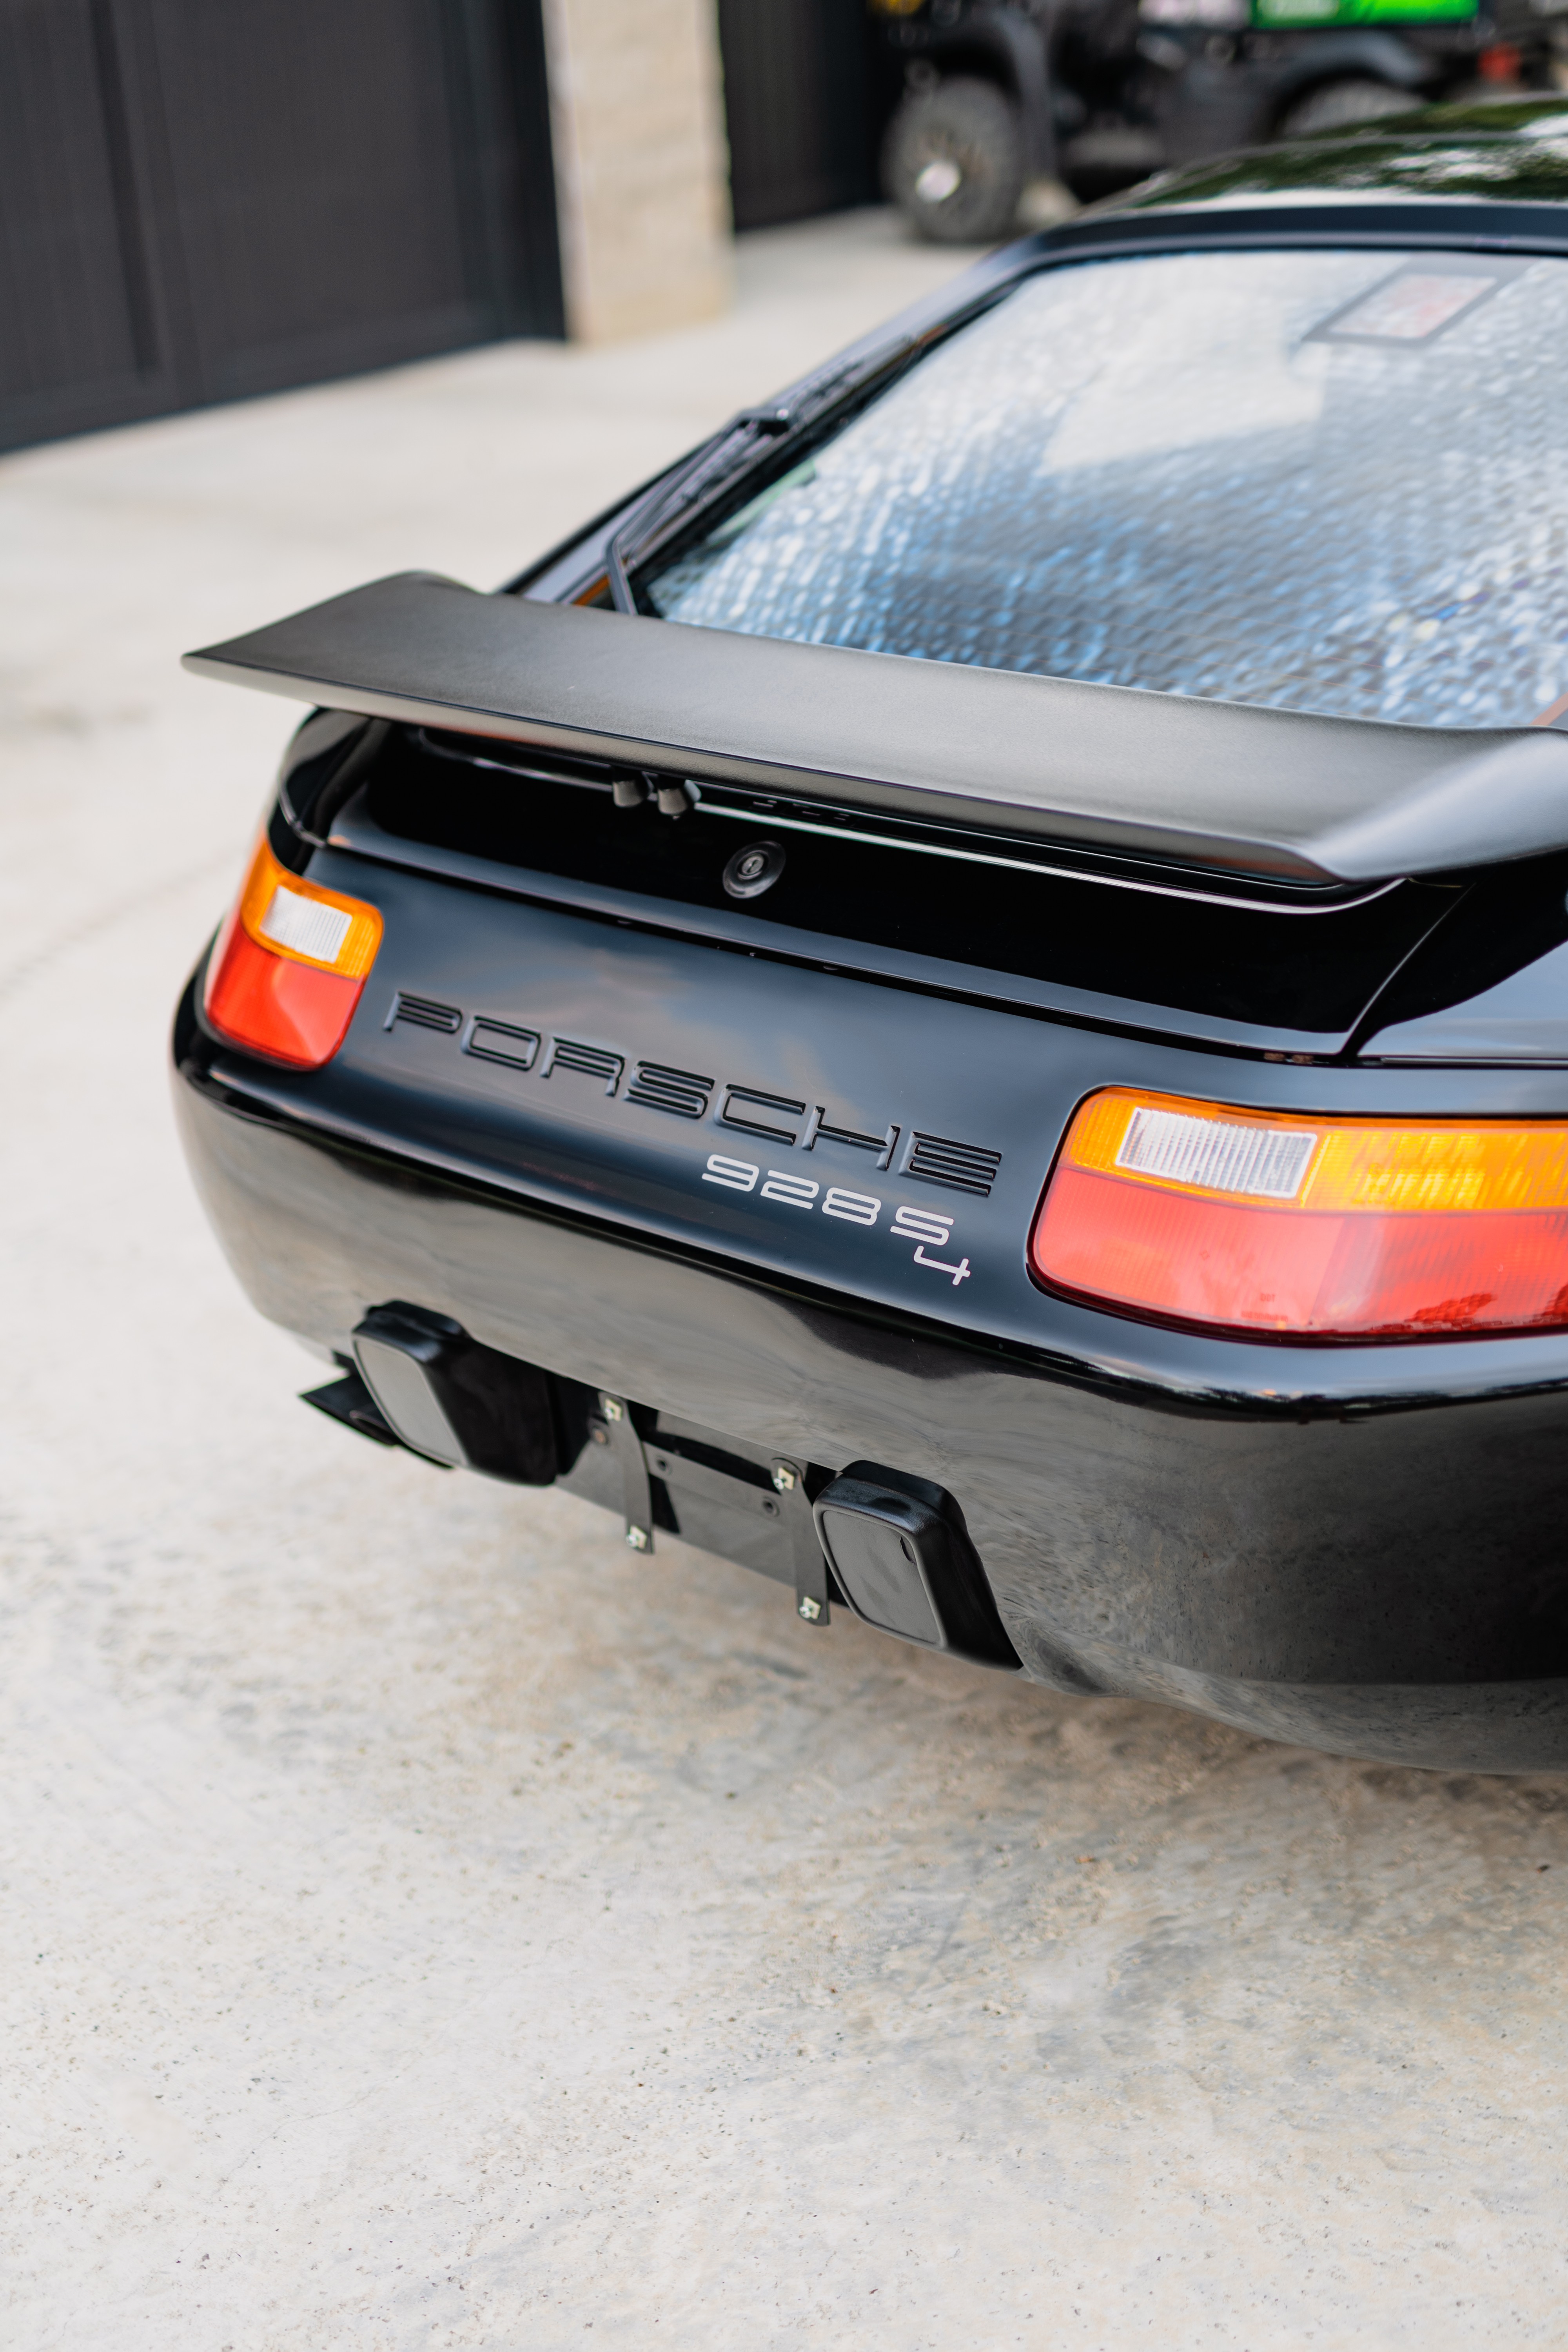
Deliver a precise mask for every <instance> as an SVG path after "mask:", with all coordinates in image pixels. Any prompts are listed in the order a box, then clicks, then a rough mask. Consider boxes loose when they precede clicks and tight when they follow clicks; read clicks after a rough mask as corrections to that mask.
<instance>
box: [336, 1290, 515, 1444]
mask: <svg viewBox="0 0 1568 2352" xmlns="http://www.w3.org/2000/svg"><path fill="white" fill-rule="evenodd" d="M353 1349H354V1361H355V1363H356V1364H357V1365H358V1367H359V1372H360V1377H361V1379H362V1380H363V1382H364V1384H365V1386H366V1388H367V1389H368V1390H369V1391H370V1392H371V1395H372V1396H373V1397H374V1400H375V1403H376V1407H377V1410H378V1411H379V1412H380V1413H381V1415H382V1418H383V1419H384V1421H385V1422H386V1423H387V1424H388V1426H389V1428H390V1429H391V1430H392V1431H393V1432H394V1433H395V1435H396V1436H397V1437H399V1438H400V1439H401V1440H402V1442H403V1444H405V1446H407V1447H408V1449H409V1451H410V1452H411V1453H414V1454H424V1455H425V1456H426V1460H428V1461H431V1462H441V1463H445V1464H446V1465H447V1466H448V1467H449V1468H452V1469H462V1470H479V1471H481V1472H482V1473H483V1474H484V1475H485V1476H486V1477H487V1478H505V1479H508V1480H510V1483H511V1484H512V1485H513V1486H550V1485H551V1484H552V1482H553V1480H554V1478H555V1475H556V1471H557V1469H558V1467H559V1456H558V1453H557V1447H556V1437H555V1414H554V1410H553V1405H552V1398H551V1392H550V1390H551V1383H550V1375H549V1373H548V1372H544V1371H541V1370H540V1369H539V1367H538V1365H537V1364H525V1363H523V1362H522V1361H521V1359H520V1358H518V1357H516V1356H505V1355H502V1354H501V1352H500V1349H496V1348H486V1347H483V1346H481V1344H480V1343H479V1340H478V1339H470V1338H469V1337H468V1333H467V1332H466V1331H465V1330H464V1328H463V1327H462V1325H461V1324H460V1323H454V1322H453V1320H452V1319H451V1318H450V1316H447V1315H437V1314H436V1313H435V1312H434V1311H433V1310H432V1309H431V1308H429V1307H410V1306H408V1305H406V1304H405V1302H404V1301H403V1300H401V1299H393V1300H392V1301H390V1302H389V1304H388V1305H386V1306H384V1307H372V1308H371V1310H370V1312H369V1314H368V1315H367V1316H366V1317H365V1318H364V1320H363V1322H362V1323H361V1324H360V1325H359V1326H358V1328H357V1329H356V1330H355V1332H354V1335H353Z"/></svg>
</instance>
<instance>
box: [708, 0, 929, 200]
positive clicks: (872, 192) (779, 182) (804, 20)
mask: <svg viewBox="0 0 1568 2352" xmlns="http://www.w3.org/2000/svg"><path fill="white" fill-rule="evenodd" d="M719 38H720V45H721V50H722V53H723V60H724V112H725V116H726V119H727V123H728V128H729V133H730V188H731V200H732V202H733V205H734V212H735V226H736V227H737V228H766V227H769V226H772V225H773V223H774V222H777V221H790V220H804V219H805V218H806V217H808V215H811V214H813V213H831V212H841V211H843V210H844V209H845V208H846V207H847V205H869V204H875V203H877V202H878V200H879V189H878V182H877V151H878V148H879V144H880V142H881V134H882V130H883V126H884V125H885V123H886V121H887V119H888V116H889V114H890V113H891V111H892V108H893V105H894V102H895V101H896V100H897V97H898V91H899V80H900V76H899V70H898V67H897V65H896V63H895V62H894V60H893V59H892V58H890V57H889V53H888V49H887V44H886V43H885V41H883V40H882V39H881V38H880V37H879V34H878V32H877V28H876V27H875V26H873V24H872V23H871V22H870V20H869V18H868V14H867V10H866V5H865V0H719Z"/></svg>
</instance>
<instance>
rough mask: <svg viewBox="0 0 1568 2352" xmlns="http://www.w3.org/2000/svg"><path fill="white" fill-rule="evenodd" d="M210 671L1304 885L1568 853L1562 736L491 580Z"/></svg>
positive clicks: (380, 607) (417, 720)
mask: <svg viewBox="0 0 1568 2352" xmlns="http://www.w3.org/2000/svg"><path fill="white" fill-rule="evenodd" d="M185 667H186V668H187V669H189V670H193V671H195V674H196V675H197V676H198V677H215V678H222V679H225V680H226V681H228V682H229V683H230V684H233V685H239V686H253V687H259V688H262V689H263V690H264V691H265V692H267V693H270V694H281V695H286V696H289V697H291V698H294V699H296V700H298V701H301V702H308V703H312V704H318V705H323V706H325V707H327V708H329V709H334V710H348V711H359V712H363V714H364V715H365V716H366V717H369V718H374V719H395V720H402V721H404V722H406V723H409V724H413V725H416V726H425V727H438V728H444V729H447V730H453V731H455V732H457V733H459V734H463V735H476V736H481V737H484V736H489V737H491V738H496V737H500V738H502V739H504V740H508V741H511V742H516V743H524V744H530V745H532V746H534V747H536V748H537V749H539V750H542V751H564V752H569V753H575V754H577V755H578V756H583V755H587V756H590V757H593V758H595V759H600V760H607V761H615V762H617V763H624V764H626V765H627V766H629V767H634V768H653V769H661V770H665V771H669V770H674V771H676V772H678V773H679V774H680V775H682V776H687V777H690V778H691V779H692V780H693V781H694V782H696V783H697V785H698V786H699V788H700V786H701V785H702V784H703V783H704V782H712V783H725V784H731V785H740V786H742V787H746V788H749V789H752V790H754V791H760V792H763V793H778V794H780V795H781V796H796V797H801V798H809V799H811V800H815V801H830V802H831V801H842V802H845V803H850V804H852V805H854V806H856V807H858V808H860V809H862V810H865V809H878V810H883V811H886V812H888V813H889V814H896V815H898V816H901V817H905V818H910V817H912V818H918V819H921V820H922V821H924V822H926V823H928V824H953V825H962V826H964V827H966V828H969V827H983V828H985V829H986V830H993V831H1000V832H1005V833H1009V834H1013V835H1019V834H1024V835H1032V836H1034V837H1036V838H1037V839H1039V840H1041V841H1045V842H1055V843H1058V844H1062V845H1068V844H1073V845H1079V846H1081V847H1089V848H1094V849H1098V850H1100V851H1110V852H1113V853H1118V854H1120V855H1122V856H1135V857H1140V858H1148V857H1157V858H1161V859H1168V860H1173V861H1176V862H1179V863H1180V864H1182V865H1184V866H1204V867H1207V868H1209V869H1211V870H1212V869H1216V868H1217V869H1219V870H1220V871H1222V872H1230V873H1237V874H1247V875H1256V876H1259V877H1269V878H1272V879H1275V880H1279V881H1287V882H1296V883H1302V884H1316V885H1320V886H1321V885H1323V884H1336V883H1337V884H1356V883H1366V882H1373V881H1386V880H1388V879H1390V878H1392V877H1395V876H1401V875H1419V874H1440V873H1446V872H1453V871H1455V870H1457V869H1459V868H1463V867H1466V866H1489V865H1493V864H1496V863H1499V862H1500V861H1501V860H1503V859H1506V858H1514V857H1529V856H1536V855H1539V854H1540V853H1542V852H1543V851H1548V850H1555V849H1562V848H1564V847H1568V737H1565V736H1563V735H1562V734H1558V733H1555V732H1552V731H1550V730H1543V729H1540V728H1533V729H1532V728H1518V729H1507V730H1504V729H1499V730H1489V731H1482V730H1476V731H1471V730H1456V729H1447V728H1436V727H1403V726H1393V725H1389V724H1387V723H1385V722H1383V721H1380V720H1375V719H1329V718H1320V717H1316V716H1313V715H1312V714H1310V713H1306V712H1300V711H1290V710H1267V709H1255V708H1253V707H1252V706H1251V705H1247V704H1242V703H1229V702H1204V701H1198V700H1195V699H1193V698H1188V697H1185V696H1181V695H1173V694H1152V693H1145V692H1142V691H1140V690H1137V689H1134V688H1128V687H1117V686H1087V685H1082V684H1080V683H1079V682H1078V681H1077V680H1075V679H1070V678H1057V677H1029V676H1026V675H1023V674H1020V673H1018V672H1016V671H1010V670H982V669H973V668H970V667H965V666H964V665H963V664H961V663H957V662H934V661H912V660H908V659H905V658H903V657H901V656H891V655H887V654H868V653H858V652H853V651H849V650H847V649H846V648H844V647H841V646H811V645H795V644H791V643H788V642H785V641H784V640H782V639H779V638H774V637H753V636H743V635H738V634H733V633H731V632H729V631H726V630H718V629H694V628H687V627H684V626H681V625H677V624H673V623H670V622H668V621H658V620H651V619H643V618H641V617H639V616H633V615H629V614H620V613H607V612H603V611H590V610H584V608H582V607H581V606H577V605H571V604H564V605H563V604H542V603H533V602H531V601H529V600H528V599H525V598H522V597H517V596H507V595H494V596H492V595H481V594H479V593H478V592H476V591H475V590H473V589H471V588H465V587H462V586H461V585H459V583H458V582H456V581H452V580H444V579H440V578H438V577H437V576H436V575H434V574H432V573H428V572H403V573H399V574H398V575H396V576H395V577H394V578H392V579H388V580H378V581H374V582H373V583H371V585H370V586H368V587H365V588H356V589H354V590H353V592H352V593H350V594H348V595H346V596H334V597H333V598H331V600H330V602H328V603H327V604H315V605H312V606H311V607H310V610H309V611H307V612H303V613H297V614H294V615H293V616H292V617H291V618H290V619H289V620H285V621H276V622H274V623H273V624H272V625H271V626H270V627H269V628H265V629H258V630H256V631H255V632H253V634H252V635H249V636H244V637H235V638H232V639H231V640H230V641H229V643H228V644H226V645H220V646H206V647H205V649H204V650H203V651H201V652H199V653H193V654H187V655H186V656H185Z"/></svg>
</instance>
